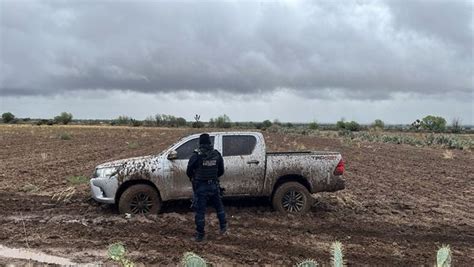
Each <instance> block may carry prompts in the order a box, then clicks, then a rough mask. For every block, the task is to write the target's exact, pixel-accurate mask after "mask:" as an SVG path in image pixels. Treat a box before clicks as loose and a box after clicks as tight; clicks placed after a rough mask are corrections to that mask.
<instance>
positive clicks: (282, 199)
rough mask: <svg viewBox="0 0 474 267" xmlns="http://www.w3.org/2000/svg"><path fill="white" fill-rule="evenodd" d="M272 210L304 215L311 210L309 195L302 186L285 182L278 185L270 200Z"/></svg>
mask: <svg viewBox="0 0 474 267" xmlns="http://www.w3.org/2000/svg"><path fill="white" fill-rule="evenodd" d="M272 204H273V208H274V209H275V210H277V211H280V212H285V213H305V212H308V211H309V209H310V208H311V204H312V201H311V195H310V193H309V192H308V189H306V187H304V185H302V184H300V183H298V182H287V183H284V184H282V185H280V186H279V187H278V188H277V189H276V191H275V194H273V199H272Z"/></svg>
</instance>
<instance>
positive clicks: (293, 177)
mask: <svg viewBox="0 0 474 267" xmlns="http://www.w3.org/2000/svg"><path fill="white" fill-rule="evenodd" d="M287 182H298V183H300V184H302V185H303V186H304V187H306V189H308V191H309V192H311V185H310V184H309V182H308V179H306V178H305V177H304V176H302V175H299V174H287V175H283V176H281V177H280V178H278V180H277V181H276V183H275V184H274V185H273V189H272V195H271V196H270V198H271V199H273V195H274V194H275V191H276V189H277V188H278V187H279V186H280V185H282V184H284V183H287Z"/></svg>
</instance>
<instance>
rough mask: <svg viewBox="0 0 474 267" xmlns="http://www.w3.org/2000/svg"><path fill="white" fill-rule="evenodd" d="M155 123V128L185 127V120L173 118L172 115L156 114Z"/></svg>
mask: <svg viewBox="0 0 474 267" xmlns="http://www.w3.org/2000/svg"><path fill="white" fill-rule="evenodd" d="M155 121H156V125H157V126H162V127H179V126H186V119H184V118H181V117H175V116H173V115H166V114H156V115H155Z"/></svg>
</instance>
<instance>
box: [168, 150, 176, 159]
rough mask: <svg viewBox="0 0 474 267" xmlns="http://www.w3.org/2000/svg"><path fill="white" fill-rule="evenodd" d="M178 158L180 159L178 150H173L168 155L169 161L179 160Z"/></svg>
mask: <svg viewBox="0 0 474 267" xmlns="http://www.w3.org/2000/svg"><path fill="white" fill-rule="evenodd" d="M177 158H178V152H176V150H173V151H171V152H170V153H169V154H168V159H169V160H174V159H177Z"/></svg>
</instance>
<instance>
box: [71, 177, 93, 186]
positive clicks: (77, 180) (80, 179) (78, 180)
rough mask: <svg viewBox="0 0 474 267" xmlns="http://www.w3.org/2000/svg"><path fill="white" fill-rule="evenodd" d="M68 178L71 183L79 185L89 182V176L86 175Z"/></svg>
mask: <svg viewBox="0 0 474 267" xmlns="http://www.w3.org/2000/svg"><path fill="white" fill-rule="evenodd" d="M66 180H67V181H68V182H69V183H71V184H74V185H78V184H87V183H89V178H88V177H86V176H81V175H79V176H69V177H67V178H66Z"/></svg>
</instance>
